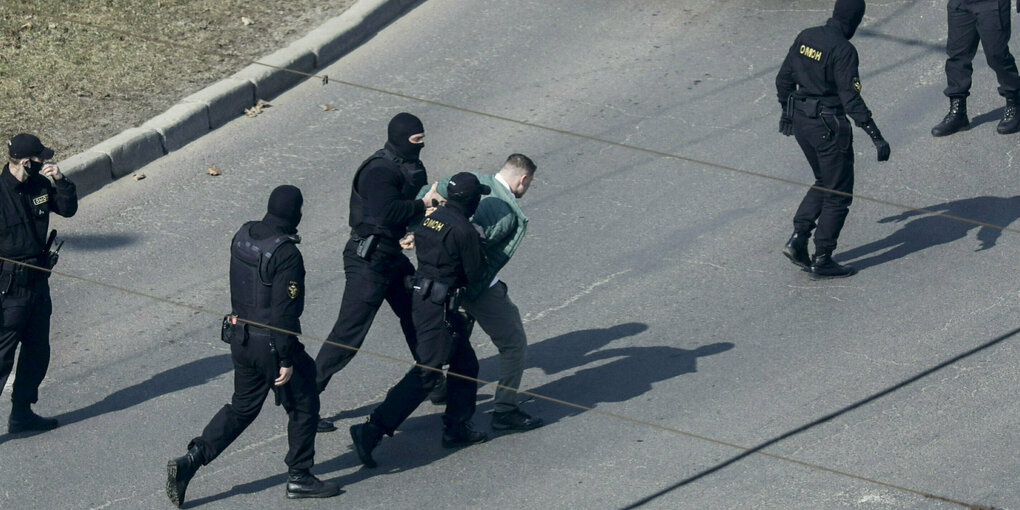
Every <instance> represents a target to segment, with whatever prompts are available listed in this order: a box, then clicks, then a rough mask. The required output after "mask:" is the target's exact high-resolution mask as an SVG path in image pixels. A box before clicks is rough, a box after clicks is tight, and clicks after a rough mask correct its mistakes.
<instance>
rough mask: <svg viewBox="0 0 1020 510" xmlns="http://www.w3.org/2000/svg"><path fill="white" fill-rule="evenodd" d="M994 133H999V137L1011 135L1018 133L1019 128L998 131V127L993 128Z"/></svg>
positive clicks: (1019, 131)
mask: <svg viewBox="0 0 1020 510" xmlns="http://www.w3.org/2000/svg"><path fill="white" fill-rule="evenodd" d="M995 132H996V133H999V134H1000V135H1011V134H1013V133H1020V126H1016V127H1014V128H1011V129H1005V130H1002V129H999V128H998V127H996V128H995Z"/></svg>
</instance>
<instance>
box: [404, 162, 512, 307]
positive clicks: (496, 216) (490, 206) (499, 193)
mask: <svg viewBox="0 0 1020 510" xmlns="http://www.w3.org/2000/svg"><path fill="white" fill-rule="evenodd" d="M472 173H474V174H475V176H477V177H478V181H479V182H481V183H482V184H485V185H486V186H488V187H490V188H492V193H491V194H489V195H484V196H482V201H481V202H479V203H478V210H477V211H475V214H474V216H472V217H471V221H472V222H473V223H477V224H478V225H480V226H481V227H482V228H483V229H485V241H483V244H482V249H483V251H484V252H485V260H486V263H485V278H481V279H480V280H478V283H476V284H475V285H473V286H471V287H470V288H468V295H469V296H470V297H475V296H478V295H479V294H481V293H482V291H484V290H485V289H487V288H488V287H489V284H490V283H492V279H493V278H494V277H495V276H496V274H497V273H499V270H500V269H503V266H505V265H506V263H507V262H509V261H510V257H512V256H513V254H514V251H516V250H517V246H519V245H520V244H521V240H522V239H524V232H525V231H526V230H527V228H528V217H527V216H525V215H524V211H522V210H521V208H520V207H519V206H518V205H517V200H516V199H515V198H514V195H513V193H510V190H508V189H506V187H505V186H503V184H501V183H500V182H499V181H497V180H496V176H494V175H489V174H480V173H475V172H472ZM449 182H450V179H449V178H446V179H441V180H440V181H439V187H438V188H437V191H439V194H440V195H443V196H444V197H445V196H446V185H447V184H448V183H449ZM430 187H431V184H430V185H426V186H425V187H423V188H422V189H421V191H419V192H418V198H419V199H420V198H421V197H424V196H425V193H426V192H427V191H428V190H429V188H430Z"/></svg>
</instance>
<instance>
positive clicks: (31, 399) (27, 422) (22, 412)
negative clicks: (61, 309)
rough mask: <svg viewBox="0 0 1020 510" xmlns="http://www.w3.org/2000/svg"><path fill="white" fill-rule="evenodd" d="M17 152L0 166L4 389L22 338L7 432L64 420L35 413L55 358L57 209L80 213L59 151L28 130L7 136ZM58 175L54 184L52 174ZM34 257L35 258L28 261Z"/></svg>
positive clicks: (0, 382)
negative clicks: (53, 222)
mask: <svg viewBox="0 0 1020 510" xmlns="http://www.w3.org/2000/svg"><path fill="white" fill-rule="evenodd" d="M7 147H8V152H9V156H10V159H9V161H8V163H7V164H6V165H4V167H3V171H2V172H0V219H2V220H3V222H4V225H5V226H4V227H3V228H0V257H3V258H2V259H0V308H2V316H0V391H2V390H3V388H4V385H5V384H6V383H7V377H8V376H9V375H10V374H11V370H12V369H13V368H14V352H15V350H16V349H17V347H18V344H19V343H20V344H21V354H20V355H19V356H18V374H17V376H16V377H15V378H14V389H13V391H12V392H11V401H12V405H11V416H10V420H9V421H8V422H7V431H8V432H10V433H12V434H14V433H18V432H25V431H30V430H51V429H54V428H56V427H57V420H55V419H53V418H43V417H41V416H39V415H37V414H35V413H34V412H32V408H31V405H32V404H34V403H36V402H37V401H38V400H39V384H40V383H42V380H43V378H44V377H45V376H46V369H47V368H48V367H49V364H50V314H51V313H52V312H53V303H52V302H51V301H50V284H49V280H48V279H49V276H50V273H48V272H46V271H41V270H39V269H33V268H32V267H29V266H28V265H31V266H37V267H44V268H46V269H52V268H53V265H54V264H56V253H55V252H53V251H50V246H51V245H52V243H53V237H52V234H51V235H50V236H49V237H47V233H46V232H47V230H49V224H50V214H49V213H51V212H55V213H57V214H59V215H61V216H64V217H71V216H74V213H75V212H77V211H78V195H77V193H76V191H75V186H74V183H73V182H71V181H70V179H68V178H67V177H64V174H62V173H60V168H58V167H57V165H55V164H53V163H49V162H47V161H46V160H48V159H50V158H52V157H53V150H52V149H48V148H46V147H45V146H43V144H42V142H41V141H40V140H39V138H38V137H36V136H34V135H30V134H27V133H22V134H20V135H18V136H15V137H14V138H12V139H11V140H10V141H8V142H7ZM47 177H48V178H50V179H53V183H52V184H51V183H50V181H49V180H48V179H47ZM25 264H28V265H25Z"/></svg>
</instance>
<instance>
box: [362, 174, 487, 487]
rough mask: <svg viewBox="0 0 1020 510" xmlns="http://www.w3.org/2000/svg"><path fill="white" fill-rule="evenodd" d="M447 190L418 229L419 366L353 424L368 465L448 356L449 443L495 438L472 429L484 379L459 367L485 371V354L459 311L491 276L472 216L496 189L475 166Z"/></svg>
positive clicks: (432, 382)
mask: <svg viewBox="0 0 1020 510" xmlns="http://www.w3.org/2000/svg"><path fill="white" fill-rule="evenodd" d="M447 190H448V192H447V198H448V199H449V201H448V202H446V205H444V206H443V207H440V208H438V209H436V210H435V211H434V212H433V213H432V214H430V215H429V216H428V217H426V218H425V219H424V220H423V221H422V224H421V226H420V227H419V228H418V229H417V230H416V231H415V241H414V242H415V252H416V253H417V256H418V271H417V272H416V273H415V276H414V279H413V289H414V292H413V297H412V300H413V301H412V302H413V305H412V306H413V315H414V327H415V331H416V332H417V341H418V343H417V346H416V349H415V351H416V353H417V356H416V358H417V360H418V362H419V365H420V366H417V365H416V366H415V367H413V368H411V370H410V371H408V372H407V374H406V375H405V376H404V378H403V379H401V380H400V382H399V383H397V385H396V386H394V387H393V388H392V389H391V390H390V391H389V393H387V394H386V400H385V401H383V403H382V404H380V405H379V406H378V407H376V408H375V410H374V411H372V415H371V416H370V417H369V419H368V422H367V423H364V424H359V425H355V426H353V427H351V429H350V430H351V438H352V439H353V440H354V450H355V452H356V453H357V454H358V458H359V459H361V462H362V463H363V464H364V465H365V466H366V467H375V465H376V464H375V460H374V459H373V458H372V450H374V449H375V447H376V446H377V445H378V444H379V441H380V440H381V439H382V436H383V434H389V435H390V436H392V435H393V433H394V431H395V430H396V429H397V427H399V426H400V424H401V423H403V422H404V420H405V419H407V417H408V416H410V415H411V413H413V412H414V410H415V409H416V408H417V407H418V405H419V404H421V403H422V401H423V400H425V397H426V396H427V395H428V393H429V392H430V391H432V390H433V389H434V388H435V387H436V385H437V384H439V381H440V380H441V377H442V372H441V368H442V366H443V365H444V364H446V363H449V364H450V368H449V372H450V376H449V377H447V378H446V391H447V395H446V413H445V414H444V415H443V425H444V428H443V441H442V443H443V446H444V447H446V448H455V447H458V446H467V445H470V444H475V443H480V442H482V441H485V440H486V439H488V436H486V435H485V434H484V433H482V432H477V431H475V430H473V429H472V428H471V422H470V420H471V417H472V415H474V413H475V399H476V397H477V394H478V384H477V383H476V382H475V381H474V380H468V379H463V378H460V377H457V376H456V375H454V374H460V375H464V376H467V377H471V378H475V377H478V358H477V357H475V351H474V349H472V348H471V342H470V341H469V340H468V332H467V331H466V328H467V326H468V324H467V323H466V322H465V321H464V318H463V316H461V315H460V314H458V313H457V310H458V306H459V303H458V299H459V296H461V295H462V294H463V293H464V288H465V287H466V286H467V285H469V284H472V283H477V282H478V281H479V280H481V279H482V278H484V274H485V272H484V270H485V268H484V264H483V260H484V255H483V254H482V248H481V234H480V233H479V232H480V231H479V229H476V228H475V226H474V225H472V224H471V223H470V222H469V221H468V218H470V217H471V215H472V214H474V212H475V209H477V208H478V202H479V201H480V200H481V196H482V195H487V194H489V193H491V192H492V190H491V189H490V188H489V187H488V186H486V185H484V184H481V183H479V182H478V178H477V177H476V176H474V175H473V174H471V173H468V172H462V173H459V174H457V175H454V176H453V177H452V178H451V179H450V183H449V185H448V187H447ZM422 366H424V367H431V368H432V369H435V370H430V369H428V368H422Z"/></svg>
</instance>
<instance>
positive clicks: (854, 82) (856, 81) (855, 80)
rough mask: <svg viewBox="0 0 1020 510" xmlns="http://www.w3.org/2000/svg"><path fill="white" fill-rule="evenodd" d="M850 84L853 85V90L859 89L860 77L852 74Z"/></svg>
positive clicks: (858, 90)
mask: <svg viewBox="0 0 1020 510" xmlns="http://www.w3.org/2000/svg"><path fill="white" fill-rule="evenodd" d="M850 85H853V87H854V90H856V91H857V92H860V91H861V79H860V78H858V77H856V76H854V77H853V79H851V80H850Z"/></svg>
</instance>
